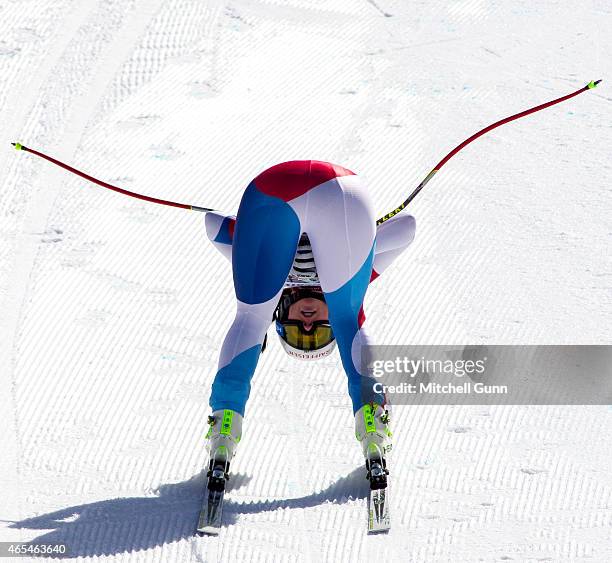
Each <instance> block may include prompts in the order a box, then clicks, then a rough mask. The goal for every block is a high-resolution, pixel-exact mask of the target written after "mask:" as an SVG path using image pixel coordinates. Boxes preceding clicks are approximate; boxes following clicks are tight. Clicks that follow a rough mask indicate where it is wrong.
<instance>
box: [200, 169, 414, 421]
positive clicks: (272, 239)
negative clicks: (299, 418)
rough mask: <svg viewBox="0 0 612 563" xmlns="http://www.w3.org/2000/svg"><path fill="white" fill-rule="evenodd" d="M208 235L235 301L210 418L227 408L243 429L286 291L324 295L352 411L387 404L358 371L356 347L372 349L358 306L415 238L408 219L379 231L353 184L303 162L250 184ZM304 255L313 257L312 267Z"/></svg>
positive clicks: (345, 173)
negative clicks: (229, 275)
mask: <svg viewBox="0 0 612 563" xmlns="http://www.w3.org/2000/svg"><path fill="white" fill-rule="evenodd" d="M206 231H207V235H208V237H209V239H210V240H211V242H212V243H213V244H214V246H215V247H216V248H217V249H218V250H219V251H220V252H221V253H222V254H223V255H224V256H225V257H226V258H228V259H230V260H231V262H232V271H233V281H234V289H235V294H236V300H237V311H236V316H235V318H234V321H233V323H232V325H231V327H230V328H229V330H228V332H227V335H226V337H225V340H224V342H223V346H222V348H221V354H220V359H219V364H218V371H217V373H216V376H215V379H214V382H213V386H212V392H211V396H210V406H211V408H212V410H213V412H221V411H224V410H226V409H229V410H231V411H235V412H236V413H239V414H240V415H241V417H240V420H242V417H243V416H244V412H245V406H246V403H247V400H248V397H249V393H250V387H251V378H252V377H253V374H254V372H255V369H256V366H257V363H258V361H259V357H260V353H261V348H262V343H263V340H264V337H265V335H266V332H267V329H268V327H269V326H270V324H271V322H272V316H273V313H274V310H275V308H276V306H277V304H278V301H279V299H280V296H281V293H282V291H283V289H284V288H285V287H291V286H296V285H320V287H321V289H322V291H323V294H324V297H325V301H326V303H327V305H328V310H329V321H330V324H331V327H332V330H333V333H334V336H335V338H336V342H337V345H338V350H339V352H340V358H341V361H342V365H343V368H344V370H345V372H346V375H347V378H348V392H349V395H350V398H351V401H352V404H353V412H355V413H356V412H357V411H358V410H359V409H361V408H362V407H363V406H364V405H365V404H378V405H383V404H384V397H383V396H382V395H380V394H376V393H374V391H372V383H373V382H372V381H369V377H368V376H367V375H366V374H365V369H364V368H362V367H361V347H362V346H364V345H366V344H369V340H368V336H367V333H366V331H365V327H364V321H365V314H364V312H363V307H362V305H363V300H364V297H365V293H366V290H367V288H368V285H369V283H370V282H371V281H373V280H374V279H376V278H377V277H378V276H379V275H380V274H381V273H382V272H383V271H384V270H385V269H386V268H387V267H388V266H389V265H390V264H391V262H392V261H393V260H394V259H395V258H397V256H399V254H401V252H402V251H403V250H404V249H405V248H406V247H407V246H408V245H409V244H410V243H411V242H412V240H413V239H414V232H415V220H414V217H412V216H411V215H408V214H399V215H396V216H394V217H392V218H391V219H389V220H388V221H386V222H384V223H382V224H381V225H380V226H378V227H376V220H375V217H374V214H373V210H372V205H371V202H370V198H369V194H368V192H367V190H366V188H365V186H364V185H363V182H362V180H361V178H360V177H358V176H357V175H355V174H354V173H353V172H351V171H350V170H347V169H346V168H343V167H342V166H338V165H335V164H331V163H328V162H321V161H316V160H300V161H291V162H285V163H282V164H278V165H275V166H272V167H271V168H269V169H267V170H265V171H264V172H262V173H261V174H259V175H258V176H257V177H256V178H255V179H254V180H252V181H251V183H250V184H249V185H248V186H247V188H246V190H245V192H244V194H243V196H242V200H241V202H240V206H239V209H238V213H237V215H236V217H234V216H224V215H221V214H218V213H212V212H209V213H207V215H206ZM304 233H306V234H307V239H306V240H307V241H308V242H309V243H310V247H308V245H307V244H306V245H304ZM298 245H300V246H298ZM304 246H306V248H304ZM298 249H299V254H298V253H297V251H298ZM309 251H311V253H312V254H309ZM298 256H299V258H300V260H299V263H296V261H295V260H296V258H298ZM304 256H306V257H309V256H312V260H313V263H312V264H311V267H310V268H308V267H306V268H305V267H304V265H305V262H306V260H305V258H304ZM306 265H307V266H308V265H309V264H308V263H306ZM368 383H369V385H368ZM368 389H369V390H370V393H368V392H367V390H368Z"/></svg>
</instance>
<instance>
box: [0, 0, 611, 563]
mask: <svg viewBox="0 0 612 563" xmlns="http://www.w3.org/2000/svg"><path fill="white" fill-rule="evenodd" d="M568 21H571V22H572V25H571V26H568V25H567V22H568ZM610 24H612V11H611V10H610V7H609V5H608V4H607V3H606V2H603V1H599V0H598V1H593V2H590V3H586V4H585V5H584V6H583V5H580V6H577V5H573V6H570V5H568V4H565V3H563V2H554V1H553V2H548V3H546V4H540V3H535V4H534V3H529V2H526V1H524V0H523V1H519V2H503V1H495V2H484V1H482V0H458V1H455V2H442V1H433V2H428V3H426V2H410V3H407V2H401V1H400V0H376V1H375V2H373V1H370V0H362V1H357V0H351V1H349V0H334V1H326V2H324V1H323V0H288V1H283V2H281V1H280V0H228V1H222V0H207V1H201V0H146V1H145V0H130V1H127V2H126V1H124V2H119V1H117V0H104V1H103V0H83V1H79V2H70V1H62V0H56V1H53V2H51V1H48V0H37V1H25V0H20V1H12V2H3V3H0V32H1V33H0V37H1V38H2V39H1V40H0V122H1V123H2V124H3V127H2V131H3V135H2V137H3V140H2V142H3V143H4V145H3V146H4V149H3V150H1V151H0V187H1V189H0V306H1V309H0V310H1V311H2V313H1V315H0V366H2V367H1V368H0V389H1V392H0V428H1V430H0V436H1V437H2V446H3V455H2V458H1V459H0V483H1V484H2V495H3V498H2V504H1V505H0V541H29V540H33V539H36V540H37V541H40V542H46V541H50V542H62V543H67V544H68V546H69V548H70V549H71V550H72V558H71V559H73V560H82V561H89V560H96V561H204V562H217V561H223V562H226V561H231V562H242V561H245V562H246V561H288V562H289V561H291V562H297V561H299V562H307V561H308V562H310V561H334V562H336V561H347V562H348V561H351V562H352V561H366V560H368V561H369V560H376V561H379V560H385V561H418V562H421V561H423V562H431V561H470V562H471V561H486V562H489V561H491V562H493V561H521V562H523V561H525V562H534V561H568V562H569V561H572V562H574V561H589V562H592V561H597V562H599V561H610V560H612V548H611V542H610V529H611V525H612V473H611V471H610V459H611V455H612V449H611V447H610V441H609V436H610V431H611V429H612V410H611V409H610V408H609V407H579V406H574V407H560V406H555V407H535V406H522V407H451V406H447V407H419V408H411V409H407V408H404V409H402V408H401V407H397V408H396V409H395V411H394V420H393V426H394V431H395V436H396V442H395V450H394V453H393V458H392V481H391V487H392V520H393V529H392V531H391V533H390V534H389V535H388V536H377V537H367V536H366V535H365V533H364V530H365V524H366V523H365V519H364V518H365V497H366V493H367V491H366V481H365V479H364V476H363V470H362V468H361V454H360V452H359V449H358V446H357V444H356V443H355V441H354V438H353V436H354V434H353V420H352V414H351V409H350V406H349V401H348V397H347V395H346V392H345V380H344V376H343V374H342V371H341V369H340V364H339V359H338V358H337V357H333V358H332V359H329V360H327V361H325V362H323V363H319V364H315V365H307V364H306V365H305V364H303V363H299V362H297V363H296V362H293V361H291V360H290V359H288V358H286V357H284V355H283V353H282V352H281V351H280V350H279V349H278V347H277V346H275V345H274V343H272V344H271V346H270V347H269V349H268V351H266V353H265V355H264V357H263V358H262V361H261V362H260V366H259V368H258V372H257V374H256V376H255V378H254V381H253V390H252V396H251V400H250V402H249V405H248V407H247V418H246V422H245V435H244V439H243V441H242V442H241V444H240V449H239V453H238V457H237V459H236V461H235V464H234V465H233V467H232V469H233V473H234V475H233V477H232V481H231V489H230V492H229V494H228V497H227V498H228V503H227V506H226V507H225V514H224V520H225V522H226V523H227V526H226V527H224V529H223V530H222V532H221V535H220V536H219V537H218V538H206V537H204V538H199V537H194V535H193V532H194V527H195V523H196V520H197V514H198V511H199V508H200V500H201V496H202V487H203V483H204V478H203V475H202V473H201V470H202V468H203V467H204V464H205V462H206V452H205V449H204V439H203V435H204V432H205V420H206V415H207V413H208V407H207V401H208V393H209V389H210V384H211V381H212V378H213V375H214V372H215V369H216V362H217V355H218V352H219V349H220V346H221V343H222V340H223V337H224V334H225V331H226V329H227V327H228V325H229V323H230V322H231V317H232V315H233V308H234V304H233V290H232V288H231V285H230V284H231V271H230V267H229V265H228V264H227V263H226V261H225V260H224V259H223V258H222V257H221V256H219V255H218V254H217V253H216V252H215V250H214V249H213V248H212V247H211V246H210V245H209V244H208V243H207V240H206V237H205V233H204V226H203V218H202V216H201V215H199V214H195V213H194V214H191V213H186V212H184V211H182V210H175V209H170V208H164V207H160V206H155V205H153V204H146V203H144V202H140V201H136V200H133V199H129V198H126V197H124V196H121V195H118V194H113V193H111V192H108V191H106V190H102V189H100V188H97V187H92V186H90V185H88V184H86V183H85V182H83V181H81V180H80V179H78V178H75V177H73V176H71V175H68V174H67V173H65V172H64V171H62V170H59V169H55V168H53V167H51V166H50V165H49V164H48V163H45V162H42V161H40V160H37V159H36V158H35V157H33V156H31V155H27V154H20V153H16V152H15V151H13V150H11V148H10V146H9V145H8V143H9V141H14V140H19V141H21V142H23V143H25V144H26V145H30V146H32V147H36V148H40V149H41V150H44V151H46V152H48V153H49V154H51V155H53V156H55V157H57V158H60V159H63V160H66V161H68V162H69V163H71V164H74V165H75V166H77V167H79V168H82V169H84V170H85V171H87V172H90V173H91V174H93V175H95V176H98V177H100V178H102V179H104V180H106V181H110V182H111V183H116V184H118V185H121V186H124V187H126V188H127V189H132V190H135V191H138V192H141V193H146V194H149V195H152V196H157V197H161V198H167V199H172V200H175V201H185V202H187V203H193V204H196V205H204V206H211V207H215V208H218V209H222V210H225V211H227V212H235V211H236V209H237V206H238V202H239V200H240V195H241V193H242V190H243V189H244V187H245V186H246V185H247V183H248V182H249V180H250V179H251V178H252V177H253V176H255V175H256V174H257V173H258V172H260V171H261V170H263V169H264V168H265V167H267V166H269V165H271V164H274V163H276V162H280V161H283V160H290V159H296V158H314V159H322V160H331V161H335V162H338V163H340V164H342V165H344V166H347V167H348V168H351V169H354V170H356V171H357V172H358V173H360V174H362V175H363V176H365V177H366V178H367V179H368V181H369V185H370V186H371V190H372V192H373V195H374V201H375V202H376V205H377V213H379V214H383V213H384V212H386V211H388V209H391V208H392V207H393V206H395V205H396V204H397V203H399V202H401V201H402V200H403V199H404V196H405V194H406V193H407V192H408V191H410V190H411V189H412V187H413V186H416V185H417V184H418V182H419V181H420V180H421V179H422V178H423V176H424V175H425V174H426V173H427V172H428V171H429V170H430V169H431V166H432V165H433V164H435V163H436V162H437V161H438V160H439V159H440V158H441V156H443V155H444V154H445V153H446V152H447V151H448V150H450V149H451V148H452V147H454V146H455V145H456V144H457V143H459V142H460V141H461V140H463V139H464V138H466V137H467V136H469V135H470V134H472V133H473V132H475V131H476V130H478V129H479V128H481V127H482V126H484V125H486V124H488V123H491V122H493V121H495V120H497V119H499V118H500V117H502V116H504V115H510V114H511V113H514V112H516V111H520V110H521V109H524V108H526V107H529V106H531V105H535V104H538V103H541V102H542V101H545V100H547V99H551V98H553V97H557V96H559V95H562V94H564V93H566V92H569V91H573V90H575V89H577V88H579V87H580V86H582V85H584V84H585V83H586V82H588V81H589V80H591V79H596V78H603V79H604V82H603V83H602V85H601V86H600V88H598V89H597V90H595V91H593V92H589V93H585V94H583V95H581V96H579V97H577V98H575V99H573V100H572V101H571V102H569V103H566V104H563V105H559V106H555V108H551V109H550V110H547V111H546V112H542V113H539V114H536V115H535V116H532V117H529V118H526V119H525V120H521V121H518V122H515V123H514V124H511V125H509V126H505V127H504V128H503V129H499V130H497V131H495V132H493V133H491V134H489V135H488V136H486V137H483V138H482V139H479V140H478V141H476V142H475V143H474V144H473V145H470V147H468V148H466V149H465V150H464V151H462V153H461V154H460V155H458V156H456V157H455V158H454V159H453V160H452V161H451V162H449V164H447V165H446V167H445V168H444V170H443V171H442V172H440V174H438V175H437V176H436V178H435V180H433V181H432V183H431V184H430V185H428V187H427V188H426V190H424V192H423V194H421V195H420V196H419V198H418V199H417V200H416V201H415V203H414V206H413V213H414V215H415V216H416V218H417V237H416V240H415V243H414V245H413V247H412V248H411V249H410V250H409V251H408V252H407V253H406V255H405V256H403V257H402V258H401V259H400V260H399V261H398V263H397V264H395V265H394V266H393V267H392V268H391V269H390V270H389V272H387V273H385V275H384V276H383V277H381V279H380V280H378V281H377V282H376V283H375V284H373V286H372V288H371V291H370V292H369V294H368V297H367V301H366V313H367V316H368V323H369V329H370V331H371V333H372V334H373V335H376V337H377V339H378V340H379V341H381V342H384V343H389V344H399V343H417V342H422V343H427V344H435V343H444V344H452V343H466V342H475V343H493V344H497V343H584V344H588V343H609V342H610V338H611V336H612V329H611V327H612V307H611V304H612V291H611V289H612V262H611V260H610V252H609V247H610V242H611V237H612V232H611V230H610V217H611V216H612V213H611V212H612V204H611V198H610V195H611V194H610V188H609V184H610V181H609V180H610V166H611V165H610V159H609V147H610V144H611V142H612V126H611V125H610V120H609V109H610V100H611V98H612V97H611V96H610V95H609V94H608V91H609V90H608V88H609V86H608V84H607V79H608V77H609V76H612V73H610V72H606V71H610V70H612V69H611V67H610V62H609V57H606V56H604V55H605V54H607V53H609V52H610V50H611V48H612V39H610V37H609V34H608V33H605V30H606V29H609V28H610ZM602 30H603V31H604V32H603V33H602ZM330 429H333V432H331V435H330ZM11 521H12V522H16V523H15V524H11V523H10V522H11Z"/></svg>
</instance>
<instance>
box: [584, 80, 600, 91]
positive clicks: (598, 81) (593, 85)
mask: <svg viewBox="0 0 612 563" xmlns="http://www.w3.org/2000/svg"><path fill="white" fill-rule="evenodd" d="M600 82H601V78H600V79H599V80H591V82H589V83H588V84H587V88H588V89H589V90H591V89H592V88H596V87H597V85H598V84H599V83H600Z"/></svg>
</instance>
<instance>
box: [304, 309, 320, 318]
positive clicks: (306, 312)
mask: <svg viewBox="0 0 612 563" xmlns="http://www.w3.org/2000/svg"><path fill="white" fill-rule="evenodd" d="M300 313H302V315H304V316H305V317H307V318H310V317H312V316H313V315H315V314H316V311H312V310H309V309H308V310H307V309H302V310H301V311H300Z"/></svg>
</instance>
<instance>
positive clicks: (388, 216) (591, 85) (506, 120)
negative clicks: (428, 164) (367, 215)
mask: <svg viewBox="0 0 612 563" xmlns="http://www.w3.org/2000/svg"><path fill="white" fill-rule="evenodd" d="M600 82H601V80H595V81H591V82H589V83H588V84H587V85H586V86H584V87H583V88H580V90H576V91H575V92H572V93H571V94H568V95H567V96H563V97H561V98H557V99H556V100H551V101H550V102H546V103H544V104H540V105H539V106H535V107H533V108H530V109H526V110H525V111H521V112H520V113H515V114H514V115H511V116H510V117H505V118H504V119H500V120H499V121H496V122H495V123H493V124H492V125H489V126H488V127H485V128H484V129H481V130H480V131H478V132H477V133H474V134H473V135H472V136H471V137H469V138H468V139H466V140H465V141H463V142H462V143H461V144H460V145H457V146H456V147H455V148H454V149H453V150H452V151H450V152H449V153H448V154H447V155H446V156H445V157H444V158H443V159H442V160H441V161H440V162H438V164H436V165H435V166H434V167H433V170H432V171H431V172H430V173H429V174H427V176H425V179H424V180H423V181H422V182H421V183H420V184H419V185H418V186H417V187H416V189H415V190H414V191H413V192H412V193H411V194H410V195H409V196H408V199H406V201H404V203H402V204H401V205H400V206H399V207H396V208H395V209H394V210H393V211H391V212H390V213H387V214H386V215H385V216H383V217H381V218H380V219H379V220H378V221H376V224H377V225H380V224H381V223H384V222H385V221H386V220H387V219H391V217H393V216H394V215H397V214H398V213H399V212H400V211H402V209H404V208H405V207H406V206H407V205H408V204H409V203H410V202H411V201H412V200H413V199H414V198H415V197H416V196H417V194H418V193H419V192H420V191H421V190H422V189H423V188H424V187H425V185H426V184H427V182H429V180H431V179H432V178H433V177H434V176H435V174H436V172H438V170H440V168H442V167H443V166H444V165H445V164H446V163H447V162H448V161H449V160H450V159H451V158H452V157H453V156H455V155H456V154H457V153H458V152H459V151H460V150H461V149H462V148H463V147H465V146H466V145H469V144H470V143H471V142H472V141H474V140H475V139H478V137H480V136H481V135H484V134H485V133H488V132H489V131H491V130H492V129H495V128H496V127H499V126H500V125H503V124H504V123H510V121H514V120H515V119H519V117H525V116H526V115H529V114H530V113H534V112H536V111H540V110H541V109H544V108H547V107H550V106H552V105H554V104H558V103H560V102H563V101H565V100H569V99H570V98H573V97H574V96H577V95H578V94H581V93H582V92H586V91H587V90H591V89H592V88H595V87H596V86H597V85H598V84H599V83H600Z"/></svg>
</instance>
